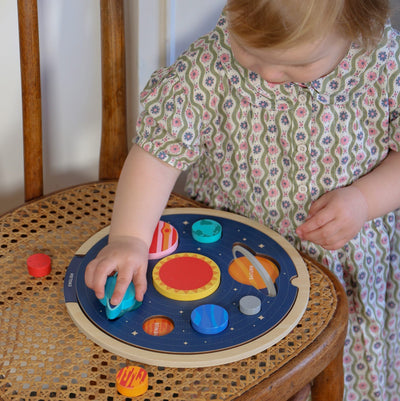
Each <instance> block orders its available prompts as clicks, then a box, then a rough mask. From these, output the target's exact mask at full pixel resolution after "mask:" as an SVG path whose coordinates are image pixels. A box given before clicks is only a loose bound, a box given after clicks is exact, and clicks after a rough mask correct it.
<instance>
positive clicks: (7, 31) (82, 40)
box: [0, 0, 400, 214]
mask: <svg viewBox="0 0 400 401" xmlns="http://www.w3.org/2000/svg"><path fill="white" fill-rule="evenodd" d="M125 1H126V5H127V9H128V12H127V14H126V18H127V19H128V21H129V22H130V26H129V29H128V32H129V33H130V36H131V37H128V38H127V46H128V67H129V70H128V74H129V77H128V82H129V83H130V88H129V90H128V94H129V99H128V105H129V110H130V116H129V124H130V131H131V136H132V132H133V129H134V123H135V119H136V115H137V108H138V105H137V95H138V91H139V89H140V88H142V87H143V86H144V84H145V83H146V81H147V80H148V78H149V76H150V74H151V73H152V72H153V71H154V70H155V69H157V68H159V67H160V66H162V65H166V64H167V63H170V62H172V61H173V60H174V59H175V57H176V56H177V55H178V54H180V53H181V51H182V50H184V49H185V48H186V47H187V46H188V45H189V44H190V43H191V42H192V41H193V40H194V39H196V38H197V37H199V36H200V35H202V34H203V33H206V32H208V31H209V30H210V29H212V28H213V27H214V25H215V22H216V20H217V18H218V15H219V13H220V11H221V9H222V7H223V5H224V4H225V0H201V1H198V0H125ZM391 1H392V4H393V5H394V6H395V7H397V8H398V10H399V11H398V13H397V14H396V18H395V20H394V22H395V24H396V25H397V26H398V27H400V4H399V0H391ZM136 11H138V16H137V14H136ZM99 12H100V11H99V1H94V0H57V1H54V0H39V17H40V37H41V40H42V43H41V51H42V91H43V114H44V127H43V128H44V133H43V134H44V143H45V145H44V150H45V156H44V164H45V192H46V193H48V192H51V191H54V190H57V189H60V188H64V187H66V186H69V185H75V184H79V183H83V182H87V181H94V180H96V179H97V162H98V152H99V144H100V126H101V123H100V107H101V101H100V74H101V72H100V43H99V22H100V21H99ZM136 18H138V21H139V23H138V24H137V25H134V24H136ZM17 27H18V24H17V2H16V1H15V0H1V1H0V49H1V54H2V60H1V63H0V214H1V213H3V212H5V211H7V210H9V209H11V208H13V207H16V206H18V205H20V204H22V203H23V161H22V122H21V118H22V116H21V102H20V93H21V89H20V71H19V51H18V30H17ZM135 32H137V39H135V38H134V36H136V35H135ZM136 40H137V41H138V47H137V43H136ZM136 74H138V75H136ZM177 188H178V189H180V188H181V184H179V185H178V187H177Z"/></svg>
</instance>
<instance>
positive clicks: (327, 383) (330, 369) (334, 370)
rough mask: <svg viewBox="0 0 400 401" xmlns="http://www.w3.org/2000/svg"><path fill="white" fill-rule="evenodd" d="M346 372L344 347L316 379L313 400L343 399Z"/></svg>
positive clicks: (333, 400) (338, 400)
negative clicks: (344, 367)
mask: <svg viewBox="0 0 400 401" xmlns="http://www.w3.org/2000/svg"><path fill="white" fill-rule="evenodd" d="M343 392H344V372H343V349H341V350H340V351H339V353H338V355H337V356H336V358H335V359H334V360H333V361H332V362H331V363H330V364H329V365H328V366H327V367H326V368H325V369H324V370H323V371H322V372H321V373H320V374H319V375H318V376H317V377H316V378H315V379H314V381H313V385H312V388H311V393H312V401H343Z"/></svg>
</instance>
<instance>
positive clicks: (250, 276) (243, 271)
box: [228, 255, 279, 289]
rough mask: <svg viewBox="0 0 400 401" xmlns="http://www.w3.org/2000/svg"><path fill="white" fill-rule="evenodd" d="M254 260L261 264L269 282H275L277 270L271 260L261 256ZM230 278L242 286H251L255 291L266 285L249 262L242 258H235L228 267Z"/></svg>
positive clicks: (277, 274)
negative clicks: (269, 278) (269, 279)
mask: <svg viewBox="0 0 400 401" xmlns="http://www.w3.org/2000/svg"><path fill="white" fill-rule="evenodd" d="M256 259H257V260H258V261H259V262H260V263H261V265H262V266H263V267H264V269H265V270H266V271H267V272H268V274H269V276H270V277H271V280H272V281H273V282H275V280H276V279H277V278H278V276H279V269H278V268H277V266H276V265H275V263H273V262H272V261H271V260H269V259H267V258H263V257H262V256H258V255H257V256H256ZM228 271H229V274H230V276H231V277H232V278H233V279H234V280H236V281H238V282H239V283H242V284H247V285H251V286H253V287H255V288H257V289H261V288H265V287H266V285H265V283H264V281H263V279H262V278H261V276H260V274H259V273H258V271H257V269H256V268H255V267H254V266H253V265H252V264H251V262H250V261H249V260H248V259H247V258H246V257H244V256H242V257H240V258H236V259H234V260H233V262H232V263H231V264H230V265H229V269H228Z"/></svg>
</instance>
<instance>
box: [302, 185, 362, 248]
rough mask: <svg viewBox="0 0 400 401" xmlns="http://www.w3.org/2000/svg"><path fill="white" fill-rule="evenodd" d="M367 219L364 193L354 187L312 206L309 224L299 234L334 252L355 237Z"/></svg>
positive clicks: (341, 190) (337, 190) (305, 224)
mask: <svg viewBox="0 0 400 401" xmlns="http://www.w3.org/2000/svg"><path fill="white" fill-rule="evenodd" d="M367 216H368V205H367V201H366V199H365V198H364V195H363V194H362V193H361V191H360V190H359V189H358V188H356V187H354V186H348V187H345V188H339V189H335V190H333V191H331V192H327V193H326V194H324V195H323V196H321V197H320V198H319V199H318V200H316V201H315V202H314V203H313V204H312V205H311V208H310V211H309V214H308V216H307V219H306V221H305V222H304V223H303V224H302V225H301V226H299V227H298V228H297V230H296V233H297V235H298V236H299V237H300V239H302V240H308V241H311V242H314V243H315V244H317V245H321V246H322V247H323V248H325V249H328V250H335V249H339V248H341V247H342V246H343V245H345V244H346V243H347V242H348V241H350V240H351V239H352V238H354V237H355V236H356V234H357V233H358V232H359V231H360V230H361V228H362V226H363V225H364V223H365V222H366V221H367Z"/></svg>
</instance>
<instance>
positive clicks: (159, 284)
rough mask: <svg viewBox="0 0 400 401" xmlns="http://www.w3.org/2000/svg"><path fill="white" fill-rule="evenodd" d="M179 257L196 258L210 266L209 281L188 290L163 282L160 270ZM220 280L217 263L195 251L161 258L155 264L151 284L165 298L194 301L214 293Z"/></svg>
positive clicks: (187, 272)
mask: <svg viewBox="0 0 400 401" xmlns="http://www.w3.org/2000/svg"><path fill="white" fill-rule="evenodd" d="M179 258H192V259H194V260H196V259H198V260H201V261H203V262H204V263H206V264H207V265H208V266H209V268H211V271H212V276H211V279H210V281H208V282H207V283H206V284H205V285H203V286H201V287H198V288H193V289H189V290H183V289H179V288H173V287H171V286H169V285H167V284H165V283H164V282H163V281H162V279H161V277H160V271H161V269H162V268H163V267H164V266H165V265H166V264H167V263H170V262H172V261H174V260H177V259H179ZM182 274H190V271H186V272H185V271H182ZM220 281H221V272H220V270H219V267H218V265H217V264H216V263H215V262H214V261H213V260H212V259H210V258H208V257H207V256H204V255H199V254H197V253H186V252H185V253H177V254H173V255H170V256H167V257H165V258H164V259H161V260H160V261H159V262H158V263H157V264H156V265H155V266H154V270H153V285H154V288H155V289H156V290H157V291H158V292H159V293H160V294H161V295H164V296H165V297H167V298H170V299H175V300H177V301H195V300H197V299H202V298H205V297H207V296H209V295H211V294H212V293H214V292H215V291H216V290H217V288H218V287H219V284H220Z"/></svg>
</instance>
